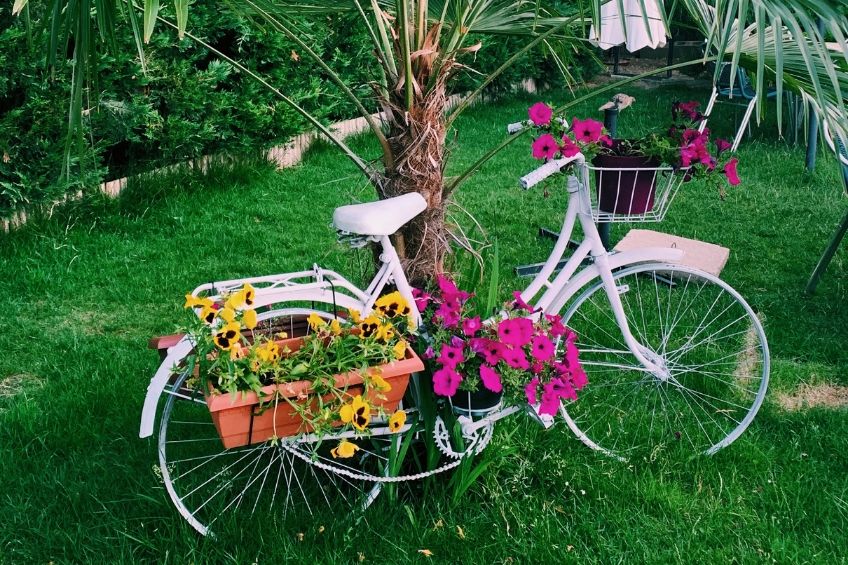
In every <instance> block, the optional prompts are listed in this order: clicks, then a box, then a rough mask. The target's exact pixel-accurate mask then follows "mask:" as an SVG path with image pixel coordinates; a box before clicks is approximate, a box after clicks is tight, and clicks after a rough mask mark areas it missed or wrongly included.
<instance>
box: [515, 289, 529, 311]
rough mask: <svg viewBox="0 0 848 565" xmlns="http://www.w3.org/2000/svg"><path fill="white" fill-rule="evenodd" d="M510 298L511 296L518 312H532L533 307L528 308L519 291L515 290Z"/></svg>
mask: <svg viewBox="0 0 848 565" xmlns="http://www.w3.org/2000/svg"><path fill="white" fill-rule="evenodd" d="M512 296H513V303H514V304H515V307H516V308H518V309H520V310H527V311H528V312H532V311H533V307H532V306H530V305H529V304H527V303H526V302H524V299H523V298H521V291H520V290H516V291H515V292H513V293H512Z"/></svg>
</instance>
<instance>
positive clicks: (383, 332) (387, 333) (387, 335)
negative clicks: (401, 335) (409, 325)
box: [377, 323, 395, 342]
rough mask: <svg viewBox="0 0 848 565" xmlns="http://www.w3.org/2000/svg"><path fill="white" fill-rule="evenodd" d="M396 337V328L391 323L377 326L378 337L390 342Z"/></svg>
mask: <svg viewBox="0 0 848 565" xmlns="http://www.w3.org/2000/svg"><path fill="white" fill-rule="evenodd" d="M393 337H395V330H394V327H393V326H392V325H391V324H388V323H387V324H383V325H381V326H380V327H379V328H377V339H379V340H382V341H386V342H388V341H389V340H391V339H392V338H393Z"/></svg>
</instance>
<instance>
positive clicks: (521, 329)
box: [498, 318, 533, 347]
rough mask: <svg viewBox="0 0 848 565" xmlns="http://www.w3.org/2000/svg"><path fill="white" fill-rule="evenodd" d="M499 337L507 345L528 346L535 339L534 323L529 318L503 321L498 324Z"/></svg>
mask: <svg viewBox="0 0 848 565" xmlns="http://www.w3.org/2000/svg"><path fill="white" fill-rule="evenodd" d="M498 337H499V338H500V340H501V341H502V342H503V343H505V344H506V345H512V346H514V347H521V346H523V345H527V344H528V343H529V342H530V339H531V338H532V337H533V322H531V321H530V320H528V319H527V318H513V319H509V318H507V319H506V320H501V321H500V323H499V324H498Z"/></svg>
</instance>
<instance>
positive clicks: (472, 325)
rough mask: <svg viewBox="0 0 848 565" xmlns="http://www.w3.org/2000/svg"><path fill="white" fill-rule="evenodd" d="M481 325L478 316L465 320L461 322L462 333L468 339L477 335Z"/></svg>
mask: <svg viewBox="0 0 848 565" xmlns="http://www.w3.org/2000/svg"><path fill="white" fill-rule="evenodd" d="M482 326H483V324H481V323H480V316H474V317H473V318H466V319H465V320H463V321H462V331H463V333H464V334H465V335H467V336H468V337H471V336H473V335H474V334H475V333H477V332H478V331H479V330H480V328H481V327H482Z"/></svg>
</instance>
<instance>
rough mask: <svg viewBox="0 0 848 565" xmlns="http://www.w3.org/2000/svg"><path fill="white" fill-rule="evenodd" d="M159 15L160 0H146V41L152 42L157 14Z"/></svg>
mask: <svg viewBox="0 0 848 565" xmlns="http://www.w3.org/2000/svg"><path fill="white" fill-rule="evenodd" d="M158 15H159V0H144V42H145V43H150V36H152V35H153V28H154V27H155V26H156V16H158Z"/></svg>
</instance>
